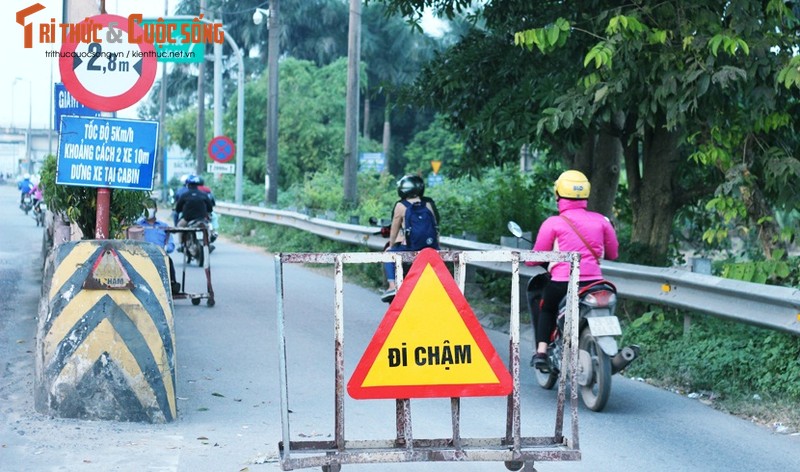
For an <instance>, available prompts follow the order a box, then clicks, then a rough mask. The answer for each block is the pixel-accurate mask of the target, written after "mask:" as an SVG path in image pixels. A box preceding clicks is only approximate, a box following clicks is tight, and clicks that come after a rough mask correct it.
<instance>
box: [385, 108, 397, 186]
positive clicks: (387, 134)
mask: <svg viewBox="0 0 800 472" xmlns="http://www.w3.org/2000/svg"><path fill="white" fill-rule="evenodd" d="M391 116H392V107H391V95H389V94H388V93H387V94H386V108H384V110H383V162H384V163H385V164H384V169H385V170H386V172H389V173H390V174H391V173H392V166H391V165H390V164H391V160H390V156H389V149H390V144H391V143H390V141H391V138H392V122H391ZM395 167H397V166H395Z"/></svg>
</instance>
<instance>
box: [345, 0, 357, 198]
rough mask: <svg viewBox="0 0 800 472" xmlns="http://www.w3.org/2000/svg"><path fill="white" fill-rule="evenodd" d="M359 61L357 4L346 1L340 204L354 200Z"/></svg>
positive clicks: (355, 195)
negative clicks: (341, 188) (347, 10)
mask: <svg viewBox="0 0 800 472" xmlns="http://www.w3.org/2000/svg"><path fill="white" fill-rule="evenodd" d="M360 60H361V0H350V27H349V33H348V40H347V112H346V115H345V121H344V127H345V137H344V203H345V204H347V205H351V206H354V205H355V204H356V203H357V200H358V187H357V183H358V179H357V178H358V108H359V106H358V104H359V102H360V100H359V83H358V80H359V70H360Z"/></svg>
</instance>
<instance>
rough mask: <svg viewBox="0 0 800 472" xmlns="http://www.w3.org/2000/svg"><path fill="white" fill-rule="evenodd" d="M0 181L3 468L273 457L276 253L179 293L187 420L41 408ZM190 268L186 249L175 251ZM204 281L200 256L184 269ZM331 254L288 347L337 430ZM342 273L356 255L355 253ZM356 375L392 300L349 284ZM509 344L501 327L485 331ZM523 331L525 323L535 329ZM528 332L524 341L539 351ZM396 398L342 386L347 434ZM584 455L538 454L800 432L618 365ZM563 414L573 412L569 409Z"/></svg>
mask: <svg viewBox="0 0 800 472" xmlns="http://www.w3.org/2000/svg"><path fill="white" fill-rule="evenodd" d="M17 198H18V195H17V193H16V190H15V188H14V187H12V186H2V185H0V222H2V223H0V224H1V225H2V229H0V290H2V296H0V471H2V472H23V471H25V472H30V471H34V472H39V471H42V472H44V471H69V472H72V471H87V472H89V471H92V472H93V471H102V472H108V471H126V472H127V471H132V472H133V471H137V472H138V471H164V472H166V471H169V472H172V471H182V472H196V471H201V472H205V471H209V472H217V471H231V472H237V471H277V470H280V465H279V463H278V459H277V444H278V441H279V440H280V437H281V424H280V397H279V391H278V380H277V379H278V351H277V348H276V341H277V336H276V323H275V306H276V300H275V280H274V277H275V275H274V264H273V257H272V255H271V254H268V253H267V252H265V251H264V250H262V249H258V248H249V247H245V246H242V245H238V244H234V243H231V242H229V241H226V240H224V239H220V240H219V241H218V242H217V243H216V246H217V250H216V251H215V252H214V253H213V255H212V257H211V267H212V280H213V285H214V291H215V298H216V306H214V307H212V308H209V307H207V306H206V305H205V303H202V304H201V305H199V306H193V305H191V303H190V302H189V301H188V300H176V301H175V304H174V305H175V326H176V340H177V341H176V342H177V379H178V384H177V395H178V413H179V418H178V420H177V421H175V422H173V423H170V424H165V425H150V424H139V423H115V422H106V421H80V420H71V419H60V418H50V417H47V416H44V415H41V414H39V413H37V412H36V411H35V410H34V408H33V373H34V357H33V351H34V349H35V344H36V339H35V336H36V332H35V331H36V317H37V305H38V302H39V291H40V283H41V266H42V256H41V239H42V229H41V228H37V227H36V224H35V222H34V220H33V218H32V217H30V216H26V215H24V214H23V213H22V212H21V211H20V210H19V209H18V208H17ZM173 257H174V258H175V261H176V263H177V269H178V274H179V276H180V273H181V264H180V254H177V253H176V254H173ZM186 270H187V272H186V277H187V284H189V285H190V289H191V288H192V284H194V287H196V290H199V291H202V289H203V284H204V282H205V279H204V276H203V272H202V270H201V269H199V268H197V267H196V266H193V267H189V268H187V269H186ZM330 272H331V271H329V270H326V269H322V270H320V269H315V270H309V269H305V268H302V267H298V266H288V267H287V268H286V271H285V276H286V286H285V291H286V300H287V302H286V303H287V306H286V310H287V326H286V333H287V342H288V346H287V357H288V360H289V368H288V370H289V385H290V392H289V403H290V409H291V411H292V413H291V414H290V417H291V421H292V436H293V438H294V439H296V440H314V439H316V440H329V439H330V438H332V435H333V424H334V423H333V407H334V402H333V398H334V397H333V377H334V374H333V372H334V370H333V368H334V366H333V282H332V278H331V276H330ZM345 273H346V268H345ZM344 303H345V327H344V333H345V335H344V336H345V338H344V348H345V369H346V371H347V374H346V380H347V379H349V375H350V374H351V373H352V371H353V369H354V368H355V365H356V364H357V362H358V361H359V359H360V356H361V354H362V353H363V351H364V348H365V347H366V345H367V344H368V342H369V341H370V339H371V338H372V335H373V333H374V330H375V328H376V327H377V325H378V323H379V322H380V320H381V318H382V316H383V314H384V312H385V310H386V305H385V304H383V303H381V302H380V300H379V295H378V294H377V293H376V292H374V291H372V290H368V289H364V288H361V287H358V286H356V285H351V284H348V285H346V287H345V300H344ZM487 333H488V334H489V336H490V338H491V339H492V341H493V342H494V344H495V346H496V349H497V350H498V352H499V353H500V355H501V356H504V355H505V354H506V353H507V350H508V349H507V337H506V335H505V334H503V333H499V332H494V331H487ZM528 336H529V335H528ZM528 336H524V339H528V342H524V343H523V346H522V357H523V359H528V358H529V357H530V353H531V352H530V344H529V337H528ZM530 374H531V373H530V370H529V368H528V367H526V366H523V369H522V379H521V383H522V388H521V390H522V400H521V401H522V433H523V435H532V436H535V435H548V434H552V429H553V425H554V418H555V398H556V393H555V391H544V390H542V389H540V388H539V387H538V386H537V385H536V384H535V381H534V380H533V378H532V376H531V375H530ZM505 406H506V405H505V399H504V398H473V399H464V400H463V402H462V412H463V416H462V436H463V437H500V436H503V435H504V432H505ZM411 410H412V419H413V428H414V437H415V438H425V437H429V438H436V437H447V436H449V434H450V417H449V401H448V400H446V399H444V400H412V407H411ZM394 413H395V411H394V401H391V400H361V401H356V400H353V399H350V398H349V397H348V399H347V401H346V403H345V415H346V423H345V424H346V431H345V432H346V438H347V439H382V440H385V439H391V438H393V437H394V434H395V425H394ZM579 421H580V448H581V451H582V460H581V461H579V462H563V463H556V462H538V463H537V464H536V468H537V470H539V471H592V472H598V471H599V472H604V471H608V472H612V471H620V470H629V471H670V472H674V471H704V472H708V471H725V472H729V471H760V472H769V471H775V472H786V471H796V470H800V454H798V451H800V437H798V436H791V435H781V434H776V433H774V432H772V431H771V430H770V429H768V428H765V427H763V426H759V425H755V424H752V423H750V422H748V421H746V420H743V419H740V418H736V417H732V416H729V415H726V414H723V413H720V412H718V411H715V410H713V409H711V408H709V407H707V406H706V405H704V404H702V403H700V402H698V401H697V400H693V399H689V398H686V397H684V396H680V395H677V394H674V393H670V392H666V391H662V390H660V389H657V388H654V387H652V386H649V385H647V384H644V383H642V382H637V381H635V380H630V379H626V378H623V377H620V376H615V377H614V388H613V390H612V394H611V399H610V401H609V404H608V406H607V407H606V409H605V410H604V411H603V412H602V413H593V412H590V411H588V410H586V409H584V408H581V409H580V412H579ZM568 423H569V421H568V420H567V424H568ZM342 469H343V470H345V471H350V470H353V471H358V470H360V471H370V470H371V471H432V472H433V471H442V472H444V471H448V472H449V471H454V472H460V471H470V472H474V471H492V470H495V471H502V470H506V469H505V467H504V466H503V464H502V463H492V462H489V463H487V462H483V463H444V462H435V463H400V464H368V465H344V466H343V467H342Z"/></svg>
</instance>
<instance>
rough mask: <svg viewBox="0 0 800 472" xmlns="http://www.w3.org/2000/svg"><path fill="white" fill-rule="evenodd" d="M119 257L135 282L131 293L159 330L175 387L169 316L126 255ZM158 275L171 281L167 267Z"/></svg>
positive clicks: (160, 268)
mask: <svg viewBox="0 0 800 472" xmlns="http://www.w3.org/2000/svg"><path fill="white" fill-rule="evenodd" d="M148 253H150V251H148ZM160 254H161V253H160V252H158V255H159V256H158V257H161V256H160ZM118 255H119V260H120V262H121V263H122V267H123V268H125V271H126V272H127V273H128V277H130V278H131V282H133V286H134V289H133V290H132V291H131V292H132V293H133V296H134V297H136V299H137V300H139V303H141V304H142V306H143V307H145V309H146V310H147V313H148V314H150V319H151V320H153V324H154V325H155V326H156V327H157V328H158V333H159V335H160V336H161V343H162V344H164V350H165V351H166V353H167V359H168V360H169V369H170V372H172V384H173V385H175V366H174V365H173V357H174V356H173V352H174V349H173V346H172V332H171V331H170V330H169V320H167V315H166V313H164V310H163V309H162V308H161V303H159V301H158V299H157V298H156V297H155V296H154V295H153V292H154V291H153V287H152V286H151V285H150V284H149V283H148V281H147V280H145V278H144V277H142V276H141V274H139V272H138V271H137V270H135V269H134V267H133V265H132V264H131V263H130V262H128V260H127V259H125V255H124V254H120V253H118ZM150 256H151V257H152V256H153V254H150ZM158 275H159V277H161V279H162V280H163V279H167V280H169V273H168V272H167V266H166V265H164V266H163V267H159V269H158ZM143 287H147V290H144V289H143ZM167 290H169V289H167Z"/></svg>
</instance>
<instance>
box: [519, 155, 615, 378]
mask: <svg viewBox="0 0 800 472" xmlns="http://www.w3.org/2000/svg"><path fill="white" fill-rule="evenodd" d="M590 190H591V185H590V183H589V180H588V179H587V178H586V176H585V175H584V174H583V173H582V172H579V171H577V170H568V171H566V172H563V173H562V174H561V175H560V176H559V177H558V180H556V182H555V184H554V186H553V191H554V193H555V197H556V202H557V204H558V213H559V214H558V215H555V216H551V217H549V218H547V219H546V220H545V221H544V223H542V226H541V227H540V228H539V233H538V234H537V235H536V242H535V243H534V245H533V251H563V252H580V253H581V262H580V282H579V285H580V286H586V285H588V284H590V283H592V282H594V281H597V280H600V279H602V278H603V272H602V270H601V268H600V259H609V260H614V259H616V258H617V257H618V255H619V242H618V241H617V233H616V231H615V230H614V227H613V226H612V225H611V222H610V221H609V219H608V218H606V217H605V216H603V215H602V214H600V213H596V212H593V211H588V210H587V209H586V206H587V199H588V198H589V192H590ZM544 264H546V263H545V262H525V265H529V266H532V265H544ZM569 268H570V264H569V262H558V263H554V264H552V265H551V266H550V267H549V269H548V270H549V272H550V281H549V282H548V283H547V285H546V286H545V287H544V291H543V294H542V306H541V310H540V311H539V316H538V319H536V320H534V325H535V326H536V333H535V334H536V353H535V354H534V355H533V359H531V365H533V366H534V367H535V368H536V369H538V370H540V371H543V372H547V371H548V370H549V366H548V362H547V344H548V342H549V338H550V333H551V332H552V331H553V329H554V328H555V323H556V316H557V315H558V305H559V303H560V302H561V299H562V298H564V296H565V295H566V294H567V286H568V281H569Z"/></svg>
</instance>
